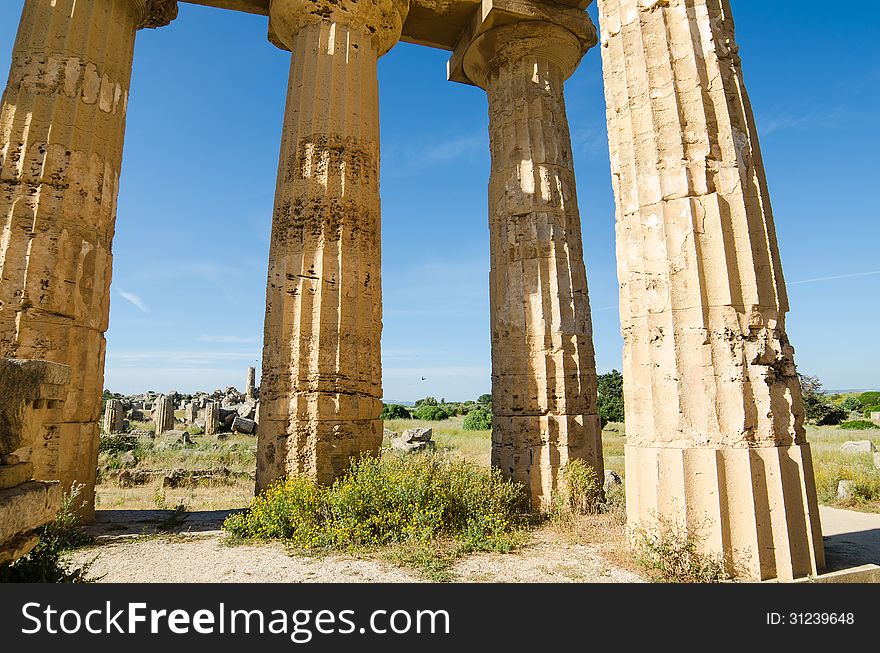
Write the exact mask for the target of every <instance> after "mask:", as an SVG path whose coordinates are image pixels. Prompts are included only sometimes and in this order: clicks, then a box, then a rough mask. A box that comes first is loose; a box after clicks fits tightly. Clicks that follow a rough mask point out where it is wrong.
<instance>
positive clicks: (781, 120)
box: [758, 109, 843, 135]
mask: <svg viewBox="0 0 880 653" xmlns="http://www.w3.org/2000/svg"><path fill="white" fill-rule="evenodd" d="M842 117H843V112H842V111H841V110H839V109H837V110H833V111H820V112H813V113H802V114H794V113H790V112H786V113H779V114H775V115H770V116H767V117H766V118H763V119H761V120H759V121H758V128H759V129H760V132H761V134H763V135H769V134H773V133H775V132H781V131H787V130H792V129H798V130H800V129H829V128H834V127H837V126H838V125H839V124H840V121H841V118H842Z"/></svg>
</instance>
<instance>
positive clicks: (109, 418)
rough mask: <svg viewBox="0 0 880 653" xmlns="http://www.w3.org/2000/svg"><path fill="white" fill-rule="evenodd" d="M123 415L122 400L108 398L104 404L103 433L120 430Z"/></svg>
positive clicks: (107, 433)
mask: <svg viewBox="0 0 880 653" xmlns="http://www.w3.org/2000/svg"><path fill="white" fill-rule="evenodd" d="M124 417H125V410H124V409H123V407H122V402H121V401H120V400H119V399H108V400H107V402H106V403H105V404H104V434H105V435H109V434H110V433H118V432H120V431H121V430H122V422H123V419H124Z"/></svg>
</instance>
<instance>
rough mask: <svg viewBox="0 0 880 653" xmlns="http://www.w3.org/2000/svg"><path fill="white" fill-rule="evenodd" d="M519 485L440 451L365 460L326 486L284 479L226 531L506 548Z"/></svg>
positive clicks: (312, 539) (309, 543)
mask: <svg viewBox="0 0 880 653" xmlns="http://www.w3.org/2000/svg"><path fill="white" fill-rule="evenodd" d="M524 505H525V493H524V490H523V488H522V486H521V485H519V484H515V483H512V482H511V481H508V480H505V479H503V478H502V477H501V474H500V472H499V471H498V470H487V469H485V468H482V467H480V466H478V465H475V464H472V463H468V462H465V461H461V460H456V459H446V458H443V457H440V456H431V455H427V456H401V457H391V458H386V459H379V458H374V457H369V456H368V457H364V458H361V459H360V460H358V461H356V462H354V463H353V464H352V466H351V468H350V469H349V471H348V473H347V474H346V475H345V476H344V477H342V478H340V479H338V480H337V481H336V482H335V483H334V484H333V486H332V487H330V488H326V487H321V486H318V485H316V484H315V483H314V482H312V481H311V480H310V479H308V478H306V477H304V476H298V475H297V476H290V477H288V478H287V479H286V480H282V481H279V482H277V483H275V484H274V485H272V486H270V487H269V488H268V489H267V490H266V491H265V492H263V493H262V494H261V495H259V496H258V497H256V498H255V499H254V500H253V502H252V503H251V505H250V507H249V508H248V509H247V510H246V511H245V512H243V513H238V514H236V515H232V516H230V517H228V518H227V520H226V521H225V522H224V524H223V528H224V530H226V531H227V532H229V533H230V534H232V535H233V536H235V537H237V538H242V539H282V540H285V541H287V542H289V543H290V544H291V545H293V546H295V547H299V548H303V549H313V548H320V547H336V548H345V547H352V546H378V545H386V544H392V543H400V542H407V541H423V542H424V541H428V540H432V539H434V538H438V537H447V538H453V539H455V540H457V541H459V542H460V543H461V544H462V545H464V546H465V547H466V548H467V549H469V550H484V551H485V550H494V551H506V550H509V549H510V548H511V547H512V545H513V542H514V535H515V532H516V531H517V528H518V524H519V522H520V521H521V519H523V517H524V513H523V509H524Z"/></svg>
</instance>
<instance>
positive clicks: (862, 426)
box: [840, 419, 880, 431]
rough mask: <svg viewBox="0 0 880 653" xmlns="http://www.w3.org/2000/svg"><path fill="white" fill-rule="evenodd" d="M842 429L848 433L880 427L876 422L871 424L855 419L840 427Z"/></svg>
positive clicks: (864, 420)
mask: <svg viewBox="0 0 880 653" xmlns="http://www.w3.org/2000/svg"><path fill="white" fill-rule="evenodd" d="M840 428H842V429H846V430H848V431H865V430H867V429H876V428H880V426H877V425H876V424H874V422H869V421H868V420H866V419H854V420H850V421H849V422H843V423H842V424H841V425H840Z"/></svg>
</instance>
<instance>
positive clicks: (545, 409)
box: [464, 12, 603, 510]
mask: <svg viewBox="0 0 880 653" xmlns="http://www.w3.org/2000/svg"><path fill="white" fill-rule="evenodd" d="M580 15H581V17H582V18H581V19H580V22H579V24H578V26H579V28H580V29H579V36H576V35H575V33H573V32H572V31H571V30H569V29H567V28H565V27H562V26H560V25H557V24H554V23H550V22H544V21H534V20H526V21H522V22H517V23H513V24H508V25H503V26H500V27H495V28H492V29H489V30H488V31H486V32H484V33H483V34H482V35H480V36H479V37H477V38H476V39H474V41H473V42H472V43H471V44H470V46H469V48H468V50H467V52H466V53H465V55H464V73H465V74H466V75H467V77H468V79H469V80H470V81H471V82H473V83H475V84H477V85H478V86H481V87H482V88H484V89H485V90H486V92H487V94H488V97H489V136H490V147H491V151H492V171H491V177H490V181H489V233H490V248H491V272H490V305H491V329H492V413H493V417H492V464H493V466H496V467H499V468H500V469H501V470H502V472H503V473H504V474H505V475H507V476H509V477H511V478H513V479H514V480H517V481H520V482H522V483H523V484H525V485H526V486H527V488H528V489H529V492H530V495H531V500H532V507H533V508H534V509H537V510H544V509H547V508H549V506H550V501H551V498H552V494H553V492H554V491H555V490H556V489H557V487H558V485H559V482H560V480H561V477H560V469H561V468H562V467H563V466H565V464H566V463H567V462H568V461H569V460H571V459H574V458H580V459H584V460H586V461H587V462H588V463H589V464H590V465H592V466H593V467H594V468H595V469H596V472H597V473H598V477H599V479H601V478H602V477H603V463H602V442H601V429H600V427H599V417H598V415H597V410H596V366H595V360H594V352H593V341H592V325H591V320H590V305H589V298H588V295H587V277H586V270H585V268H584V256H583V246H582V243H581V222H580V214H579V211H578V204H577V193H576V190H575V178H574V165H573V162H572V154H571V138H570V136H569V130H568V120H567V118H566V113H565V99H564V97H563V83H564V82H565V80H566V79H567V78H568V77H569V76H570V75H571V74H572V72H574V70H575V68H576V67H577V64H578V62H579V61H580V59H581V57H582V56H583V54H584V52H585V51H586V49H587V48H588V47H590V46H591V45H594V44H595V43H596V33H595V29H594V28H593V26H592V23H590V21H589V18H587V16H586V14H584V13H583V12H581V13H580Z"/></svg>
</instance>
